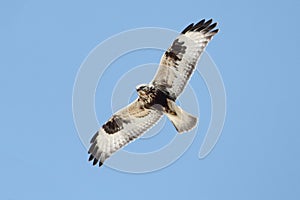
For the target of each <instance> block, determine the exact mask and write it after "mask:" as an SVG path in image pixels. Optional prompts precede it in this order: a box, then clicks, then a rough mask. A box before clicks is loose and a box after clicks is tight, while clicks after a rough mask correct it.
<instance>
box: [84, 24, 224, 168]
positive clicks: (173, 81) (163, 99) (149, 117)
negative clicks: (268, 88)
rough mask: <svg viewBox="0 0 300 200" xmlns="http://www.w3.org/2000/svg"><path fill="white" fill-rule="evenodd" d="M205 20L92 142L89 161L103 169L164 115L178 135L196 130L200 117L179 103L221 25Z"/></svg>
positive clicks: (166, 56) (186, 31)
mask: <svg viewBox="0 0 300 200" xmlns="http://www.w3.org/2000/svg"><path fill="white" fill-rule="evenodd" d="M212 22H213V21H212V19H210V20H208V21H205V20H204V19H203V20H201V21H199V22H198V23H196V24H193V23H192V24H190V25H189V26H187V27H186V28H185V29H184V30H183V31H182V32H181V33H180V35H179V36H178V37H177V38H176V39H175V40H174V42H173V43H172V45H171V47H169V48H168V50H167V51H166V52H165V53H164V54H163V56H162V58H161V61H160V64H159V68H158V70H157V72H156V75H155V77H154V79H153V80H152V81H151V82H150V83H149V84H142V85H138V86H137V87H136V91H137V93H138V98H137V99H136V100H135V101H133V102H132V103H131V104H130V105H128V106H127V107H125V108H123V109H121V110H119V111H118V112H116V113H115V114H113V116H112V117H111V118H110V119H109V120H108V121H107V122H106V123H105V124H103V125H102V127H101V128H100V129H99V130H98V131H97V132H96V134H95V135H94V136H93V137H92V139H91V141H90V144H91V145H90V148H89V150H88V153H89V154H90V157H89V161H92V163H93V165H96V164H97V163H98V165H99V166H101V165H102V164H103V163H104V161H105V160H106V159H107V158H109V157H110V156H111V155H112V154H113V153H115V152H116V151H117V150H119V149H120V148H122V147H124V146H125V145H127V144H128V143H129V142H131V141H133V140H134V139H136V138H138V137H139V136H141V135H142V134H143V133H145V132H146V131H147V130H148V129H150V128H151V127H152V126H154V125H155V124H156V123H157V122H158V121H159V120H160V119H161V117H162V116H163V115H166V116H167V117H168V118H169V120H170V121H171V122H172V123H173V125H174V127H175V129H176V130H177V132H179V133H182V132H186V131H189V130H191V129H193V128H194V127H195V126H196V124H197V117H195V116H192V115H191V114H189V113H187V112H186V111H184V110H183V109H182V108H180V107H179V106H177V105H176V103H175V101H176V99H177V98H178V96H179V95H180V94H181V93H182V91H183V90H184V88H185V87H186V85H187V83H188V81H189V79H190V77H191V75H192V73H193V71H194V69H195V67H196V65H197V62H198V60H199V58H200V56H201V54H202V52H203V51H204V49H205V47H206V46H207V44H208V42H209V41H210V40H211V39H212V37H213V36H214V35H215V34H217V33H218V31H219V29H215V28H216V26H217V23H212Z"/></svg>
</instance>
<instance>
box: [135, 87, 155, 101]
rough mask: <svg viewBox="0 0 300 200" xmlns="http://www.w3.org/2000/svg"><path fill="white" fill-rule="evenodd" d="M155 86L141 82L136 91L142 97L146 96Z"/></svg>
mask: <svg viewBox="0 0 300 200" xmlns="http://www.w3.org/2000/svg"><path fill="white" fill-rule="evenodd" d="M152 89H153V86H152V85H148V84H141V85H138V86H136V91H137V92H138V94H139V96H140V97H142V98H143V97H144V98H145V97H146V96H148V94H149V93H150V92H151V91H152Z"/></svg>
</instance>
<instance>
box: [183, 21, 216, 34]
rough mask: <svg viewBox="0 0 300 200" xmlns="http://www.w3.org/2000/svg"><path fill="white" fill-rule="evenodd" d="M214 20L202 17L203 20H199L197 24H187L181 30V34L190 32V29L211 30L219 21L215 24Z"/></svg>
mask: <svg viewBox="0 0 300 200" xmlns="http://www.w3.org/2000/svg"><path fill="white" fill-rule="evenodd" d="M212 22H213V19H209V20H207V21H205V19H202V20H201V21H199V22H198V23H196V24H195V25H194V24H193V23H192V24H190V25H189V26H187V27H186V28H185V29H184V30H183V31H182V32H181V34H185V33H187V32H189V31H204V32H209V31H211V30H213V29H214V28H215V27H216V26H217V25H218V23H217V22H215V23H213V24H212ZM212 32H215V30H214V31H212ZM216 33H217V32H216Z"/></svg>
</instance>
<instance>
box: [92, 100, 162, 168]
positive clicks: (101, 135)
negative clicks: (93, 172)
mask: <svg viewBox="0 0 300 200" xmlns="http://www.w3.org/2000/svg"><path fill="white" fill-rule="evenodd" d="M162 115H163V113H162V111H160V110H156V109H154V108H153V109H152V108H149V109H148V108H145V107H143V106H142V105H141V103H140V101H139V100H138V99H137V100H135V101H134V102H133V103H131V104H130V105H129V106H127V107H125V108H123V109H121V110H120V111H118V112H116V113H115V114H114V115H113V116H112V117H111V118H110V119H109V120H108V121H107V122H106V123H105V124H104V125H103V126H102V127H101V128H100V130H99V131H97V133H96V134H95V135H94V136H93V138H92V139H91V141H90V143H91V146H90V148H89V154H90V158H89V161H92V160H93V165H96V164H97V163H98V162H99V166H101V165H102V164H103V162H104V161H105V160H106V159H107V158H108V157H110V156H111V155H112V154H113V153H114V152H116V151H117V150H119V149H120V148H122V147H123V146H125V145H127V144H128V143H129V142H130V141H132V140H134V139H136V138H137V137H139V136H141V135H142V134H143V133H144V132H146V131H147V130H148V129H149V128H151V127H152V126H153V125H154V124H156V123H157V122H158V121H159V119H160V118H161V117H162Z"/></svg>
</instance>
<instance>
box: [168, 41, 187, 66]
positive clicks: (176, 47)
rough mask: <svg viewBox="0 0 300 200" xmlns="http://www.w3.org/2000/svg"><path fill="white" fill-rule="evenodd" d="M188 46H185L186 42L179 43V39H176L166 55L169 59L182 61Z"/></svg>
mask: <svg viewBox="0 0 300 200" xmlns="http://www.w3.org/2000/svg"><path fill="white" fill-rule="evenodd" d="M185 50H186V46H184V42H179V39H176V40H175V41H174V42H173V44H172V46H171V48H170V49H169V50H168V51H166V53H165V55H166V57H167V58H172V59H174V60H175V61H178V60H179V61H180V60H181V59H182V56H183V54H184V53H185Z"/></svg>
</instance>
